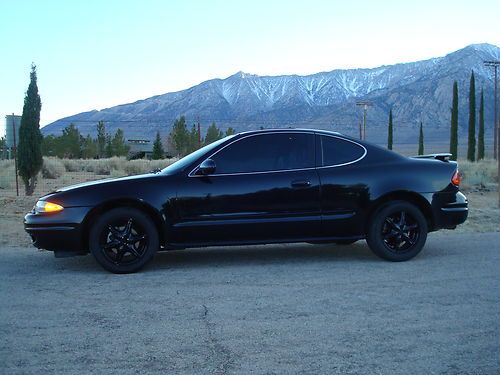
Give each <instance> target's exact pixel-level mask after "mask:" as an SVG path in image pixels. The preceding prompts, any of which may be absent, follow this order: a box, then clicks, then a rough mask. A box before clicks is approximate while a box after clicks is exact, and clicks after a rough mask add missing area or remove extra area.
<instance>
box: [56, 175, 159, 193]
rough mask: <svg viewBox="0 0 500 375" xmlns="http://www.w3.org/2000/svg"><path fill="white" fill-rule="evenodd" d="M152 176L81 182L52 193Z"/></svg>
mask: <svg viewBox="0 0 500 375" xmlns="http://www.w3.org/2000/svg"><path fill="white" fill-rule="evenodd" d="M154 175H155V173H146V174H139V175H136V176H126V177H118V178H106V179H103V180H97V181H88V182H82V183H80V184H75V185H69V186H64V187H61V188H59V189H57V190H56V191H54V193H59V192H63V191H70V190H75V189H79V188H82V187H87V186H92V185H104V184H111V183H116V182H122V181H130V180H137V179H144V178H146V177H152V176H154Z"/></svg>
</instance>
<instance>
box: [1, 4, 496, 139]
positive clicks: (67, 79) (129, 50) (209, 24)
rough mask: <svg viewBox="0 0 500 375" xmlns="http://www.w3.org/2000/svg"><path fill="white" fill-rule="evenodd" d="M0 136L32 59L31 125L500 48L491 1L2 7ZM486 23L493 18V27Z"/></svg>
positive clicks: (18, 103) (17, 105) (16, 109)
mask: <svg viewBox="0 0 500 375" xmlns="http://www.w3.org/2000/svg"><path fill="white" fill-rule="evenodd" d="M0 14H1V15H2V20H1V21H0V46H1V51H2V52H1V58H0V115H1V116H2V119H1V122H0V124H1V125H0V136H1V135H3V134H4V124H5V120H4V117H5V115H7V114H11V113H15V114H19V115H20V114H21V113H22V106H23V100H24V95H25V92H26V90H27V88H28V84H29V72H30V66H31V63H32V62H33V63H35V64H36V66H37V73H38V88H39V92H40V96H41V99H42V112H41V121H40V125H41V126H44V125H47V124H49V123H51V122H53V121H55V120H57V119H60V118H62V117H65V116H69V115H73V114H76V113H80V112H84V111H89V110H93V109H103V108H108V107H111V106H114V105H118V104H124V103H129V102H134V101H136V100H139V99H144V98H148V97H151V96H153V95H158V94H163V93H166V92H172V91H179V90H183V89H186V88H189V87H191V86H194V85H196V84H198V83H200V82H203V81H206V80H208V79H212V78H225V77H228V76H230V75H232V74H234V73H236V72H238V71H244V72H246V73H252V74H258V75H281V74H300V75H307V74H312V73H317V72H321V71H331V70H334V69H343V68H370V67H377V66H380V65H391V64H395V63H401V62H410V61H417V60H423V59H428V58H431V57H437V56H443V55H445V54H447V53H450V52H453V51H456V50H458V49H460V48H463V47H465V46H467V45H469V44H473V43H491V44H495V45H497V46H500V27H499V25H498V15H499V14H500V1H498V0H476V1H470V0H468V1H463V0H444V1H440V0H419V1H405V0H397V1H392V0H378V1H369V0H357V1H347V0H341V1H337V0H305V1H294V0H283V1H282V0H264V1H263V0H251V1H243V0H242V1H238V0H158V1H156V0H141V1H139V0H136V1H131V0H119V1H114V0H85V1H84V0H80V1H78V0H75V1H68V0H64V1H56V0H44V1H40V0H32V1H29V0H15V1H8V0H0ZM495 18H496V19H495Z"/></svg>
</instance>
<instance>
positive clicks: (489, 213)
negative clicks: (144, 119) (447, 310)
mask: <svg viewBox="0 0 500 375" xmlns="http://www.w3.org/2000/svg"><path fill="white" fill-rule="evenodd" d="M464 193H465V194H466V195H467V198H468V199H469V217H468V219H467V221H466V222H465V223H464V224H462V225H460V226H458V227H457V229H456V231H457V232H460V233H470V232H477V233H482V232H500V208H498V205H497V201H498V193H497V192H496V191H484V190H483V191H481V190H479V189H473V190H470V191H464ZM37 198H38V197H12V196H9V197H0V233H1V235H0V245H9V246H22V247H25V246H29V245H30V244H31V241H30V239H29V237H28V235H27V234H26V233H25V232H24V229H23V217H24V215H25V214H26V213H27V212H28V211H30V210H31V209H32V208H33V206H34V204H35V203H36V200H37Z"/></svg>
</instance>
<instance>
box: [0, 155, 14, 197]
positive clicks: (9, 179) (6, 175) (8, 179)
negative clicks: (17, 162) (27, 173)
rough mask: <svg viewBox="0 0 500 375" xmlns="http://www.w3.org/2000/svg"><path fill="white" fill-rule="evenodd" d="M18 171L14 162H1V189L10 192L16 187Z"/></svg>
mask: <svg viewBox="0 0 500 375" xmlns="http://www.w3.org/2000/svg"><path fill="white" fill-rule="evenodd" d="M15 178H16V171H15V167H14V160H0V189H2V190H9V189H12V188H13V187H14V181H15Z"/></svg>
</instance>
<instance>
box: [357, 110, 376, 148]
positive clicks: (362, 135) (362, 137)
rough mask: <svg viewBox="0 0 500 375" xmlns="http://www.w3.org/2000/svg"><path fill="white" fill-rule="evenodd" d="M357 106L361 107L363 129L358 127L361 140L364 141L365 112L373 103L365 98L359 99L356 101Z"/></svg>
mask: <svg viewBox="0 0 500 375" xmlns="http://www.w3.org/2000/svg"><path fill="white" fill-rule="evenodd" d="M356 105H357V106H358V107H363V129H362V130H361V129H360V135H361V137H360V138H361V140H365V141H366V112H367V110H368V107H372V106H373V103H372V102H369V101H366V100H359V101H357V102H356Z"/></svg>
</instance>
